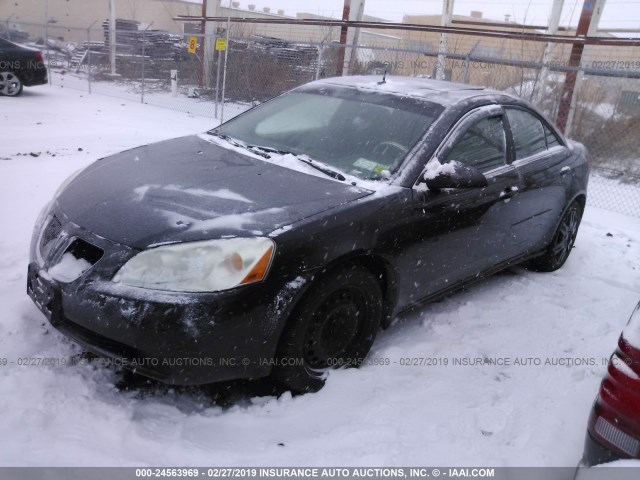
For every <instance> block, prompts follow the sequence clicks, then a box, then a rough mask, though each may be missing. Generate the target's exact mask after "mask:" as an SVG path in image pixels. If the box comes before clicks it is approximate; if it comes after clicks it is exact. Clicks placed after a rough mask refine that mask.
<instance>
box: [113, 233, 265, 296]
mask: <svg viewBox="0 0 640 480" xmlns="http://www.w3.org/2000/svg"><path fill="white" fill-rule="evenodd" d="M274 252H275V243H274V242H273V240H270V239H268V238H230V239H221V240H208V241H203V242H189V243H180V244H175V245H165V246H162V247H156V248H152V249H149V250H145V251H143V252H141V253H139V254H137V255H136V256H135V257H133V258H132V259H131V260H129V261H128V262H127V263H125V264H124V266H123V267H122V268H120V270H119V271H118V273H117V274H116V275H115V277H113V281H114V282H121V283H124V284H127V285H132V286H135V287H144V288H151V289H157V290H166V291H173V292H215V291H219V290H227V289H229V288H233V287H237V286H239V285H246V284H249V283H253V282H258V281H260V280H262V279H263V278H265V277H266V275H267V272H268V270H269V266H270V265H271V260H272V258H273V254H274Z"/></svg>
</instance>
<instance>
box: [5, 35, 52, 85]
mask: <svg viewBox="0 0 640 480" xmlns="http://www.w3.org/2000/svg"><path fill="white" fill-rule="evenodd" d="M47 81H48V80H47V68H46V67H45V65H44V60H43V59H42V53H41V52H39V51H38V50H34V49H32V48H28V47H23V46H21V45H18V44H16V43H13V42H10V41H9V40H5V39H4V38H0V95H5V96H8V97H15V96H17V95H20V94H21V93H22V89H23V87H32V86H34V85H44V84H45V83H47Z"/></svg>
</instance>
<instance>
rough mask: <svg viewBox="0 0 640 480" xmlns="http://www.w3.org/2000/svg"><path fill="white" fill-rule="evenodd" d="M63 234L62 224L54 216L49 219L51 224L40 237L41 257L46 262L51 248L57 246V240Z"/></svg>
mask: <svg viewBox="0 0 640 480" xmlns="http://www.w3.org/2000/svg"><path fill="white" fill-rule="evenodd" d="M61 233H62V223H60V220H58V219H57V217H56V216H55V215H54V216H52V217H51V219H49V223H47V226H46V227H45V228H44V231H43V232H42V236H41V237H40V256H41V257H42V258H43V259H44V260H46V259H47V257H48V255H49V253H50V251H51V248H52V247H53V245H55V240H56V239H57V238H58V237H59V236H60V234H61Z"/></svg>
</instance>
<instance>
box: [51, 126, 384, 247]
mask: <svg viewBox="0 0 640 480" xmlns="http://www.w3.org/2000/svg"><path fill="white" fill-rule="evenodd" d="M274 160H275V161H277V158H275V159H274ZM371 193H372V192H371V191H370V190H366V189H362V188H358V187H355V186H353V185H351V184H349V183H346V182H345V183H342V182H338V181H335V180H332V179H329V178H324V177H318V176H315V175H310V174H307V173H303V172H300V171H296V170H292V169H290V168H285V167H282V166H279V165H277V164H274V163H271V162H266V161H263V160H261V159H258V158H254V157H253V156H252V155H246V154H244V153H241V152H239V151H236V150H234V149H227V148H223V147H221V146H218V145H216V144H214V143H211V142H209V141H207V140H206V139H204V138H200V137H199V136H196V135H194V136H189V137H183V138H178V139H174V140H167V141H164V142H159V143H155V144H151V145H146V146H143V147H139V148H135V149H133V150H128V151H125V152H122V153H119V154H116V155H113V156H111V157H107V158H104V159H101V160H99V161H97V162H95V163H94V164H92V165H90V166H89V167H87V168H86V169H85V170H83V171H82V172H81V173H80V174H79V175H78V176H77V177H75V178H74V179H73V180H72V181H71V182H70V183H69V185H67V186H66V187H65V188H64V189H63V191H62V192H61V193H60V194H59V195H58V198H57V203H58V207H59V208H60V209H61V211H62V212H63V213H64V215H66V216H67V217H68V218H69V219H70V220H71V221H72V222H74V223H76V224H78V225H79V226H80V227H82V228H85V229H87V230H89V231H91V232H92V233H95V234H97V235H100V236H102V237H105V238H107V239H110V240H112V241H115V242H119V243H122V244H124V245H128V246H131V247H134V248H140V249H143V248H147V247H149V246H151V245H157V244H162V243H171V242H180V241H195V240H203V239H210V238H220V237H224V236H252V235H266V234H268V233H269V232H272V231H273V230H275V229H278V228H281V227H283V226H286V225H289V224H291V223H293V222H296V221H298V220H301V219H303V218H305V217H308V216H311V215H314V214H317V213H320V212H322V211H325V210H328V209H330V208H333V207H336V206H339V205H342V204H345V203H347V202H351V201H353V200H356V199H358V198H361V197H364V196H366V195H369V194H371Z"/></svg>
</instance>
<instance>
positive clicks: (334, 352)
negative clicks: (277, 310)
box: [273, 265, 382, 393]
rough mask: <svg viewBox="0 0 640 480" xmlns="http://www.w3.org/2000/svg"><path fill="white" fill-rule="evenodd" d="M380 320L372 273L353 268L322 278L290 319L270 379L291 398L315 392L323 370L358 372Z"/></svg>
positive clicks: (379, 299) (379, 300) (377, 291)
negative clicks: (292, 395)
mask: <svg viewBox="0 0 640 480" xmlns="http://www.w3.org/2000/svg"><path fill="white" fill-rule="evenodd" d="M381 320H382V291H381V289H380V285H379V283H378V281H377V280H376V278H375V277H374V276H373V275H372V273H371V272H370V271H369V270H367V269H366V268H364V267H361V266H356V265H354V266H352V267H349V268H343V269H341V270H338V271H335V272H332V273H329V274H327V275H325V276H323V277H321V278H320V279H319V280H318V281H317V282H316V283H315V284H314V285H313V286H312V287H311V288H310V290H309V292H307V294H306V295H305V297H304V298H303V299H302V300H301V302H300V304H299V305H298V306H297V307H296V309H295V310H294V312H293V314H292V315H291V317H290V318H289V322H288V323H287V326H286V327H285V330H284V332H283V334H282V337H281V339H280V344H279V346H278V352H277V354H276V366H275V369H274V372H273V376H274V378H275V379H276V380H277V381H278V382H279V383H280V384H281V385H282V386H283V387H285V388H287V389H289V390H291V391H292V392H293V393H308V392H316V391H318V390H320V389H321V388H322V387H323V386H324V382H325V377H326V372H327V370H329V369H331V368H340V367H357V366H359V365H361V364H362V361H363V359H364V358H365V357H366V355H367V353H369V350H370V349H371V345H373V341H374V340H375V337H376V334H377V333H378V329H379V327H380V322H381Z"/></svg>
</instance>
